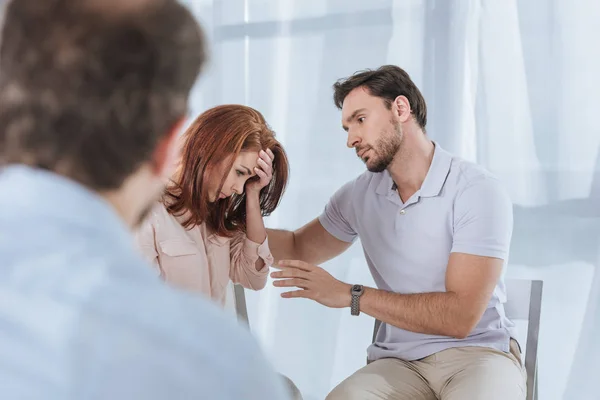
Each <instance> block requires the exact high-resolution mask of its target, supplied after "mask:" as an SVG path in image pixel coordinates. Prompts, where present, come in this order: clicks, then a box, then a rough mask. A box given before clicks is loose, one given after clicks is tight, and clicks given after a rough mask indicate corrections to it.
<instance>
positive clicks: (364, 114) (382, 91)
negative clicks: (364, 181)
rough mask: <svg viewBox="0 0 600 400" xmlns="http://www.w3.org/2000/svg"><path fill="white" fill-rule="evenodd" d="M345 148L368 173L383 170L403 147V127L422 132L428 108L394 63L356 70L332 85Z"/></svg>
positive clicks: (405, 75) (404, 73) (419, 93)
mask: <svg viewBox="0 0 600 400" xmlns="http://www.w3.org/2000/svg"><path fill="white" fill-rule="evenodd" d="M333 90H334V94H333V99H334V102H335V105H336V106H337V107H338V108H339V109H341V110H342V126H343V127H344V130H346V131H347V132H348V143H347V144H348V147H351V148H354V149H355V150H356V153H357V155H358V156H359V157H360V158H361V159H362V160H363V161H364V163H365V164H366V165H367V169H368V170H369V171H371V172H382V171H383V170H385V169H386V168H387V167H388V166H389V165H390V163H391V162H392V161H393V159H394V156H395V155H396V154H397V153H398V151H399V150H400V148H401V146H402V141H403V136H404V132H405V129H406V128H409V127H411V126H415V127H417V129H418V130H421V131H423V132H424V131H425V125H426V124H427V107H426V105H425V100H424V99H423V96H422V95H421V92H420V91H419V89H418V88H417V87H416V86H415V84H414V83H413V81H412V80H411V79H410V77H409V76H408V74H407V73H406V72H405V71H404V70H403V69H401V68H399V67H396V66H393V65H384V66H382V67H380V68H378V69H377V70H366V71H361V72H358V73H356V74H354V75H352V76H350V77H348V78H344V79H341V80H339V81H337V82H336V83H335V84H334V85H333Z"/></svg>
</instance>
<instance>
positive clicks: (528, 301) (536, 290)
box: [373, 279, 544, 400]
mask: <svg viewBox="0 0 600 400" xmlns="http://www.w3.org/2000/svg"><path fill="white" fill-rule="evenodd" d="M543 286H544V282H543V281H539V280H531V281H530V280H521V279H512V280H507V281H506V297H507V302H506V303H505V304H504V311H505V312H506V316H507V317H508V318H509V319H510V320H513V321H518V320H525V321H527V339H526V344H525V370H526V371H527V400H538V381H537V375H538V374H537V355H538V337H539V333H540V315H541V311H542V289H543ZM380 325H381V321H379V320H375V329H374V330H373V343H374V342H375V339H376V338H377V332H378V331H379V326H380Z"/></svg>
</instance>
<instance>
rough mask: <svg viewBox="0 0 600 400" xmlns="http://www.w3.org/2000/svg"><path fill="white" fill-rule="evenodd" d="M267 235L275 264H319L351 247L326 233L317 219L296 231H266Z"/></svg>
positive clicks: (349, 244)
mask: <svg viewBox="0 0 600 400" xmlns="http://www.w3.org/2000/svg"><path fill="white" fill-rule="evenodd" d="M267 235H268V236H269V247H270V248H271V253H272V254H273V257H274V258H275V262H279V261H280V260H302V261H305V262H307V263H310V264H321V263H324V262H326V261H329V260H331V259H332V258H334V257H336V256H338V255H340V254H342V253H343V252H344V251H346V250H347V249H348V248H349V247H350V246H351V245H352V243H351V242H344V241H342V240H339V239H337V238H336V237H335V236H333V235H332V234H331V233H329V232H327V230H326V229H325V228H324V227H323V225H322V224H321V222H320V221H319V219H318V218H315V219H314V220H312V221H311V222H309V223H308V224H306V225H304V226H303V227H302V228H300V229H298V230H297V231H294V232H292V231H285V230H278V229H267Z"/></svg>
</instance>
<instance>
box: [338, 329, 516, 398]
mask: <svg viewBox="0 0 600 400" xmlns="http://www.w3.org/2000/svg"><path fill="white" fill-rule="evenodd" d="M526 381H527V374H526V372H525V368H524V367H523V366H522V363H521V353H520V351H519V346H518V344H517V342H516V341H514V340H511V342H510V353H504V352H502V351H499V350H495V349H491V348H487V347H476V346H470V347H457V348H451V349H447V350H443V351H440V352H439V353H435V354H432V355H430V356H428V357H425V358H423V359H421V360H417V361H402V360H399V359H396V358H384V359H381V360H377V361H374V362H372V363H370V364H369V365H367V366H366V367H364V368H362V369H360V370H358V371H357V372H356V373H354V374H353V375H351V376H350V377H349V378H347V379H346V380H345V381H343V382H342V383H340V384H339V385H338V386H337V387H336V388H335V389H333V391H332V392H331V393H330V394H329V396H327V400H438V399H439V400H480V399H481V400H517V399H519V400H521V399H525V396H526V393H527V387H526Z"/></svg>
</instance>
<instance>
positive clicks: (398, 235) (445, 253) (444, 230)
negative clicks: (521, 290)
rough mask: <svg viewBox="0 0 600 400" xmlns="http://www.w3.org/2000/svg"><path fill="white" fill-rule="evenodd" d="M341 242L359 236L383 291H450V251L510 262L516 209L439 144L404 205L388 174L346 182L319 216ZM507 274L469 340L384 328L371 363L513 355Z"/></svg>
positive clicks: (483, 175)
mask: <svg viewBox="0 0 600 400" xmlns="http://www.w3.org/2000/svg"><path fill="white" fill-rule="evenodd" d="M319 220H320V221H321V224H322V225H323V227H324V228H325V229H326V230H327V231H328V232H329V233H331V234H332V235H333V236H335V237H336V238H338V239H340V240H342V241H345V242H353V241H354V240H355V239H356V238H360V240H361V243H362V246H363V250H364V253H365V257H366V260H367V264H368V265H369V269H370V270H371V273H372V274H373V278H374V280H375V283H376V284H377V287H378V288H379V289H383V290H386V291H390V292H396V293H406V294H408V293H425V292H445V291H446V286H445V278H446V267H447V264H448V259H449V256H450V253H452V252H459V253H468V254H474V255H478V256H488V257H497V258H501V259H503V260H505V261H504V265H505V268H504V269H505V270H506V260H507V259H508V250H509V246H510V238H511V234H512V204H511V201H510V199H509V197H508V195H507V193H506V192H505V190H504V189H503V187H502V185H501V184H500V182H499V181H498V180H497V179H496V178H495V177H494V176H492V175H491V174H490V173H489V172H487V171H486V170H485V169H483V168H482V167H480V166H478V165H476V164H472V163H469V162H466V161H464V160H462V159H460V158H457V157H454V156H452V155H451V154H449V153H448V152H446V151H444V150H443V149H442V148H440V147H439V146H438V145H437V144H436V146H435V150H434V155H433V161H432V163H431V167H430V168H429V171H428V173H427V177H426V178H425V181H424V182H423V185H422V187H421V189H420V190H418V191H417V192H416V193H415V194H414V195H413V196H412V197H411V198H410V199H408V200H407V201H406V203H403V202H402V200H401V199H400V196H399V195H398V192H397V191H396V190H395V185H394V182H393V180H392V177H391V176H390V174H389V173H388V172H387V171H385V172H382V173H372V172H368V171H367V172H365V173H363V174H362V175H360V176H359V177H358V178H356V179H354V180H353V181H351V182H348V183H347V184H345V185H344V186H343V187H342V188H341V189H339V190H338V191H337V192H336V193H335V194H334V195H333V197H332V198H331V200H330V201H329V203H328V204H327V206H326V207H325V211H324V212H323V214H322V215H321V216H320V217H319ZM503 276H504V271H503V273H502V278H501V279H500V280H499V282H498V284H497V285H496V288H495V289H494V293H493V295H492V298H491V300H490V302H489V304H488V307H487V309H486V310H485V312H484V314H483V317H482V318H481V320H480V321H479V323H478V324H477V326H476V327H475V329H474V330H473V331H472V332H471V334H470V335H469V336H468V337H467V338H465V339H456V338H452V337H446V336H437V335H427V334H423V333H416V332H410V331H406V330H403V329H400V328H397V327H394V326H391V325H388V324H382V325H381V327H380V329H379V332H378V333H377V340H376V341H375V343H374V344H373V345H371V346H370V347H369V350H368V355H369V359H371V360H376V359H379V358H385V357H396V358H400V359H404V360H416V359H420V358H423V357H426V356H428V355H431V354H433V353H437V352H438V351H441V350H444V349H448V348H451V347H459V346H487V347H493V348H495V349H498V350H501V351H504V352H508V351H509V341H510V338H511V337H515V334H514V333H515V332H513V331H514V324H513V323H512V322H511V321H509V320H508V319H507V318H506V316H505V314H504V305H503V303H505V302H506V290H505V286H504V279H503Z"/></svg>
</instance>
